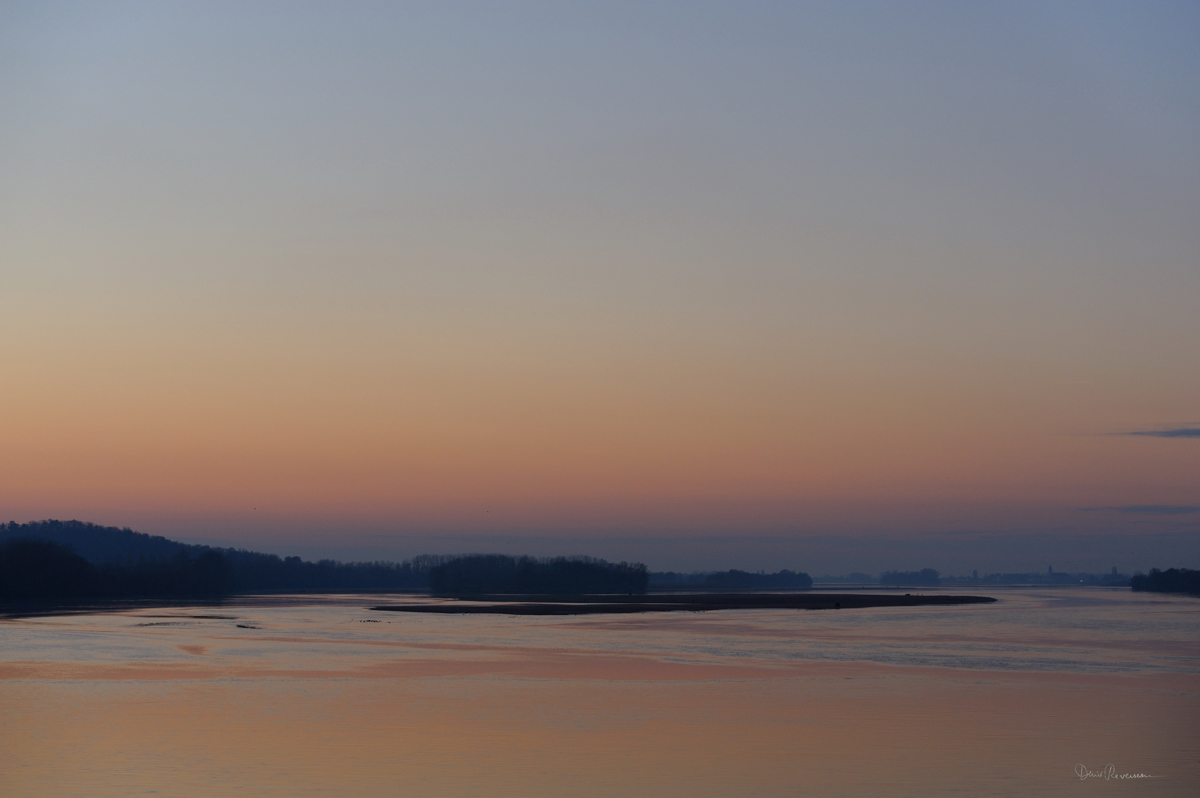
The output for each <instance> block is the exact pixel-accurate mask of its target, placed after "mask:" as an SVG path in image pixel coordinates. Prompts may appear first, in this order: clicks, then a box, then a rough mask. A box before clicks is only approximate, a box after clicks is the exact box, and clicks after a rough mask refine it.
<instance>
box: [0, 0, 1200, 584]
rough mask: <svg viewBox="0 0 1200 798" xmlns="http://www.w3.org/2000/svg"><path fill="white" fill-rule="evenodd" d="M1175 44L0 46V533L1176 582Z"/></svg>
mask: <svg viewBox="0 0 1200 798" xmlns="http://www.w3.org/2000/svg"><path fill="white" fill-rule="evenodd" d="M1197 41H1200V6H1197V5H1196V4H1195V3H1127V4H1110V3H1097V2H1080V3H1058V2H1037V3H1009V2H1005V3H995V4H992V3H960V4H952V3H905V4H896V3H811V4H809V3H804V4H776V3H727V4H708V3H694V2H688V3H629V4H624V3H615V2H605V3H508V4H495V3H477V4H476V3H436V4H434V3H430V4H422V3H405V4H392V3H354V2H339V3H317V4H313V3H242V2H238V3H219V2H213V3H202V4H161V3H145V4H142V3H119V4H107V3H98V2H97V3H79V4H71V3H2V4H0V520H8V519H11V520H16V521H27V520H33V519H41V518H62V519H66V518H79V519H81V520H90V521H94V522H97V523H103V524H112V525H117V526H130V527H133V528H135V529H138V530H140V531H144V532H150V533H153V534H163V535H167V536H169V537H176V538H179V539H186V540H189V541H199V542H218V543H221V544H222V545H238V546H249V547H254V548H260V549H265V550H271V551H279V552H281V553H292V552H302V553H306V554H310V553H311V554H314V556H315V554H316V553H320V554H322V555H324V556H336V557H339V558H345V559H360V558H365V557H388V558H392V557H402V556H411V555H412V554H416V553H420V552H423V551H450V550H506V551H508V550H512V551H514V552H517V550H518V549H520V550H527V551H531V552H535V553H539V554H555V553H592V554H597V555H600V556H608V557H610V558H613V559H635V560H636V559H641V560H643V561H647V562H648V563H649V564H650V565H651V566H652V567H657V568H710V567H711V568H716V567H731V566H733V567H746V568H755V569H757V568H766V569H771V570H773V569H775V568H777V567H793V568H804V569H806V570H810V571H814V572H821V571H822V570H827V571H829V572H840V571H850V570H868V571H869V570H871V569H882V568H886V567H925V566H932V567H940V568H943V569H949V570H951V571H956V570H958V571H961V570H965V569H967V568H971V567H976V568H980V569H982V570H989V569H991V568H993V567H994V568H996V569H1002V568H1003V569H1012V570H1032V569H1035V568H1036V569H1044V568H1045V567H1046V566H1047V564H1048V563H1047V562H1046V559H1047V557H1050V556H1054V557H1056V558H1057V559H1058V561H1057V562H1055V563H1050V564H1055V566H1056V568H1058V569H1059V570H1068V569H1071V568H1078V569H1085V568H1087V569H1103V570H1105V571H1107V570H1108V569H1109V567H1110V564H1116V565H1119V566H1120V567H1121V568H1122V569H1123V570H1131V569H1134V568H1147V567H1150V566H1158V567H1169V566H1172V565H1188V566H1191V567H1198V566H1200V431H1198V430H1200V346H1198V344H1200V312H1198V310H1197V308H1198V301H1200V147H1197V146H1196V143H1197V142H1198V141H1200V47H1197V46H1196V43H1197ZM518 553H519V552H518ZM1118 559H1119V560H1120V561H1118Z"/></svg>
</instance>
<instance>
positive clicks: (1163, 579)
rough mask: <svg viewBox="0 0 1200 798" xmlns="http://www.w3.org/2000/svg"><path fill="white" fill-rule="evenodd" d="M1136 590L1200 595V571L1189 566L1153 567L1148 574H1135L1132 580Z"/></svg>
mask: <svg viewBox="0 0 1200 798" xmlns="http://www.w3.org/2000/svg"><path fill="white" fill-rule="evenodd" d="M1130 586H1131V587H1132V588H1133V589H1134V590H1145V591H1151V592H1154V593H1190V594H1192V595H1195V596H1200V571H1193V570H1191V569H1188V568H1168V569H1167V570H1165V571H1160V570H1159V569H1157V568H1151V569H1150V573H1148V574H1135V575H1134V576H1133V578H1132V579H1131V580H1130Z"/></svg>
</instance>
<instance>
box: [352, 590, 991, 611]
mask: <svg viewBox="0 0 1200 798" xmlns="http://www.w3.org/2000/svg"><path fill="white" fill-rule="evenodd" d="M995 601H996V599H994V598H992V597H990V596H946V595H903V596H896V595H873V596H872V595H862V594H858V593H819V594H813V593H682V594H680V593H677V594H657V595H646V596H620V595H600V596H490V595H489V596H460V597H457V598H456V599H454V600H450V601H445V602H439V603H433V604H385V605H381V606H377V607H371V608H370V609H372V610H376V611H379V612H422V613H435V614H449V615H610V614H614V615H615V614H629V613H639V612H710V611H713V610H839V609H847V610H849V609H865V608H868V607H925V606H948V605H956V604H991V603H993V602H995ZM460 602H461V603H460ZM467 602H470V603H467ZM476 602H477V603H476Z"/></svg>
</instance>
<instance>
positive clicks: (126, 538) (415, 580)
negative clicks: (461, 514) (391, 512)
mask: <svg viewBox="0 0 1200 798" xmlns="http://www.w3.org/2000/svg"><path fill="white" fill-rule="evenodd" d="M27 540H34V541H41V542H44V543H53V544H55V545H57V546H60V547H62V548H63V549H64V550H65V551H67V552H68V553H70V554H73V555H76V556H78V557H82V558H83V560H85V561H86V562H87V563H88V564H91V565H94V566H103V567H107V568H108V569H109V570H108V571H105V573H106V574H109V575H110V576H111V575H113V574H117V576H114V577H112V578H110V579H108V581H107V582H106V583H105V584H117V583H119V584H121V585H125V586H128V585H133V584H135V583H136V584H138V585H140V584H144V583H147V584H148V582H146V580H145V579H141V578H140V577H139V579H136V580H135V579H133V578H132V576H131V575H132V574H134V573H135V572H136V573H137V574H142V575H144V574H149V573H151V572H162V573H168V572H173V571H172V569H179V568H193V569H194V567H196V566H195V565H194V564H195V563H198V562H200V561H201V560H203V562H205V563H208V564H209V565H210V566H212V568H211V569H210V570H211V572H212V574H213V575H214V576H213V578H212V579H209V580H207V581H206V582H205V585H207V587H205V588H204V589H203V590H201V591H200V592H209V593H221V592H229V591H235V592H236V591H260V590H262V591H343V590H344V591H350V592H354V591H360V590H424V589H427V588H428V587H429V569H430V568H432V567H434V566H436V565H439V564H441V563H442V562H444V561H445V560H447V559H449V558H447V557H438V556H423V557H415V558H413V559H411V560H408V561H406V562H402V563H393V562H369V563H343V562H335V561H333V560H321V561H320V562H307V561H305V560H301V559H300V558H299V557H279V556H278V555H275V554H264V553H262V552H257V551H246V550H244V549H222V548H216V547H212V546H197V545H190V544H187V543H179V542H177V541H174V540H168V539H167V538H164V537H159V536H155V535H146V534H143V533H141V532H134V531H133V530H131V529H118V528H116V527H105V526H99V525H97V524H90V523H84V522H82V521H35V522H33V523H28V524H18V523H8V524H0V553H2V554H3V555H4V557H5V558H6V560H5V569H3V570H5V571H6V572H11V573H19V572H20V571H21V569H22V568H26V567H28V568H34V567H36V568H39V569H51V570H53V568H57V567H58V565H61V564H62V563H65V562H67V560H65V559H63V558H62V557H61V556H60V555H59V554H54V556H50V554H51V553H50V552H49V551H48V550H45V549H30V548H28V547H19V546H18V547H15V548H14V547H13V545H15V544H17V543H18V542H20V541H27ZM10 544H13V545H10ZM214 557H216V559H214ZM56 564H57V565H56ZM155 564H158V565H157V567H154V566H155ZM113 569H125V571H127V572H128V573H125V572H120V571H119V570H113ZM83 570H86V569H81V570H80V573H82V572H83ZM205 573H208V571H206V572H205ZM218 574H219V575H220V578H219V579H217V576H216V575H218ZM127 576H128V577H129V578H128V579H126V577H127ZM118 577H119V578H118ZM10 581H11V580H10ZM93 581H94V580H93ZM96 584H99V582H96ZM0 587H2V586H0ZM197 590H199V588H197ZM114 591H115V592H114ZM122 591H123V592H122ZM138 592H140V591H139V590H137V589H135V588H133V587H122V588H120V590H118V589H117V588H112V589H108V590H106V594H113V595H117V594H121V595H124V594H129V595H132V594H136V593H138ZM156 592H158V591H156ZM2 593H3V591H2V590H0V594H2ZM81 595H82V594H81Z"/></svg>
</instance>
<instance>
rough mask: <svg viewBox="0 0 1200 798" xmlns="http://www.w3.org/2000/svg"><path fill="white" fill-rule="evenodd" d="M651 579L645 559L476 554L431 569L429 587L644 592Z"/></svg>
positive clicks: (444, 591)
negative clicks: (641, 561)
mask: <svg viewBox="0 0 1200 798" xmlns="http://www.w3.org/2000/svg"><path fill="white" fill-rule="evenodd" d="M648 580H649V575H648V572H647V571H646V566H644V565H642V564H641V563H627V562H623V563H610V562H605V561H604V560H597V559H593V558H591V557H554V558H548V559H543V558H536V557H508V556H505V555H503V554H473V555H468V556H465V557H456V558H454V559H452V560H448V561H447V562H443V563H441V564H440V565H437V566H435V567H434V568H431V569H430V571H429V587H430V589H431V590H432V591H433V592H434V593H435V594H437V595H465V594H476V593H538V594H549V595H555V594H559V595H568V594H583V593H626V594H630V593H645V592H646V583H647V581H648Z"/></svg>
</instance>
